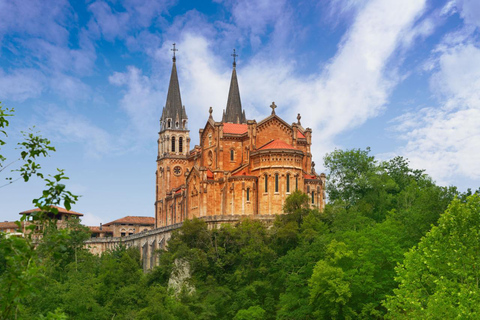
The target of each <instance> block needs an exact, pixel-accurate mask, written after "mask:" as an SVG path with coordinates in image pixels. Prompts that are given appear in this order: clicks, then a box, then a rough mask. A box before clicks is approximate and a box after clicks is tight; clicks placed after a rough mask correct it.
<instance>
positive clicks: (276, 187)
mask: <svg viewBox="0 0 480 320" xmlns="http://www.w3.org/2000/svg"><path fill="white" fill-rule="evenodd" d="M275 192H278V173H275Z"/></svg>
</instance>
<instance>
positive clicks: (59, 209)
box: [19, 206, 83, 217]
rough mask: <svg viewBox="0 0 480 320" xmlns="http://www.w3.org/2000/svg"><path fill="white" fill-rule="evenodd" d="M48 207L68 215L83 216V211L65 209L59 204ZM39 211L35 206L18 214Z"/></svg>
mask: <svg viewBox="0 0 480 320" xmlns="http://www.w3.org/2000/svg"><path fill="white" fill-rule="evenodd" d="M50 207H51V208H56V209H57V210H58V213H63V214H70V215H74V216H79V217H82V216H83V213H79V212H76V211H72V210H67V209H65V208H62V207H59V206H50ZM39 211H41V210H40V209H39V208H35V209H30V210H27V211H22V212H20V213H19V214H21V215H24V214H27V215H28V214H30V213H33V212H39Z"/></svg>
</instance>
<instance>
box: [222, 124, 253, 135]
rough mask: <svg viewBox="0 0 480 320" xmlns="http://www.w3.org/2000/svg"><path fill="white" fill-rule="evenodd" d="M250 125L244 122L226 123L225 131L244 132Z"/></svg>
mask: <svg viewBox="0 0 480 320" xmlns="http://www.w3.org/2000/svg"><path fill="white" fill-rule="evenodd" d="M247 130H248V126H247V125H246V124H243V123H224V124H223V133H234V134H243V133H245V132H247Z"/></svg>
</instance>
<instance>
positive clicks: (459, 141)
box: [396, 44, 480, 184]
mask: <svg viewBox="0 0 480 320" xmlns="http://www.w3.org/2000/svg"><path fill="white" fill-rule="evenodd" d="M437 63H438V71H437V72H436V73H435V74H434V75H433V76H432V78H431V87H432V90H433V92H435V93H436V94H437V96H438V97H439V98H440V99H441V101H442V104H441V106H440V107H429V108H423V109H421V110H420V111H419V112H417V113H407V114H404V115H403V116H401V117H399V118H398V119H396V121H397V130H398V131H399V132H400V134H401V136H402V137H403V138H404V139H406V140H407V143H406V145H405V146H404V147H403V148H401V149H400V150H399V152H400V153H402V154H404V155H405V156H407V157H408V158H409V159H410V160H411V163H412V165H414V166H416V167H419V168H427V173H429V174H431V175H432V176H433V178H434V179H437V180H438V182H439V183H441V184H449V183H452V181H453V180H454V179H455V178H456V179H458V178H459V177H464V178H469V179H480V126H479V123H480V49H479V48H478V47H476V46H474V45H473V44H467V45H457V46H454V47H451V48H450V49H448V50H446V51H444V52H443V53H442V55H441V56H440V57H439V58H438V61H437Z"/></svg>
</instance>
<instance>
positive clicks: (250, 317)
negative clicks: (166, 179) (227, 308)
mask: <svg viewBox="0 0 480 320" xmlns="http://www.w3.org/2000/svg"><path fill="white" fill-rule="evenodd" d="M233 319H234V320H262V319H265V310H263V309H262V308H261V307H259V306H253V307H250V308H248V309H246V310H245V309H242V310H239V311H238V312H237V314H236V315H235V318H233Z"/></svg>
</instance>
